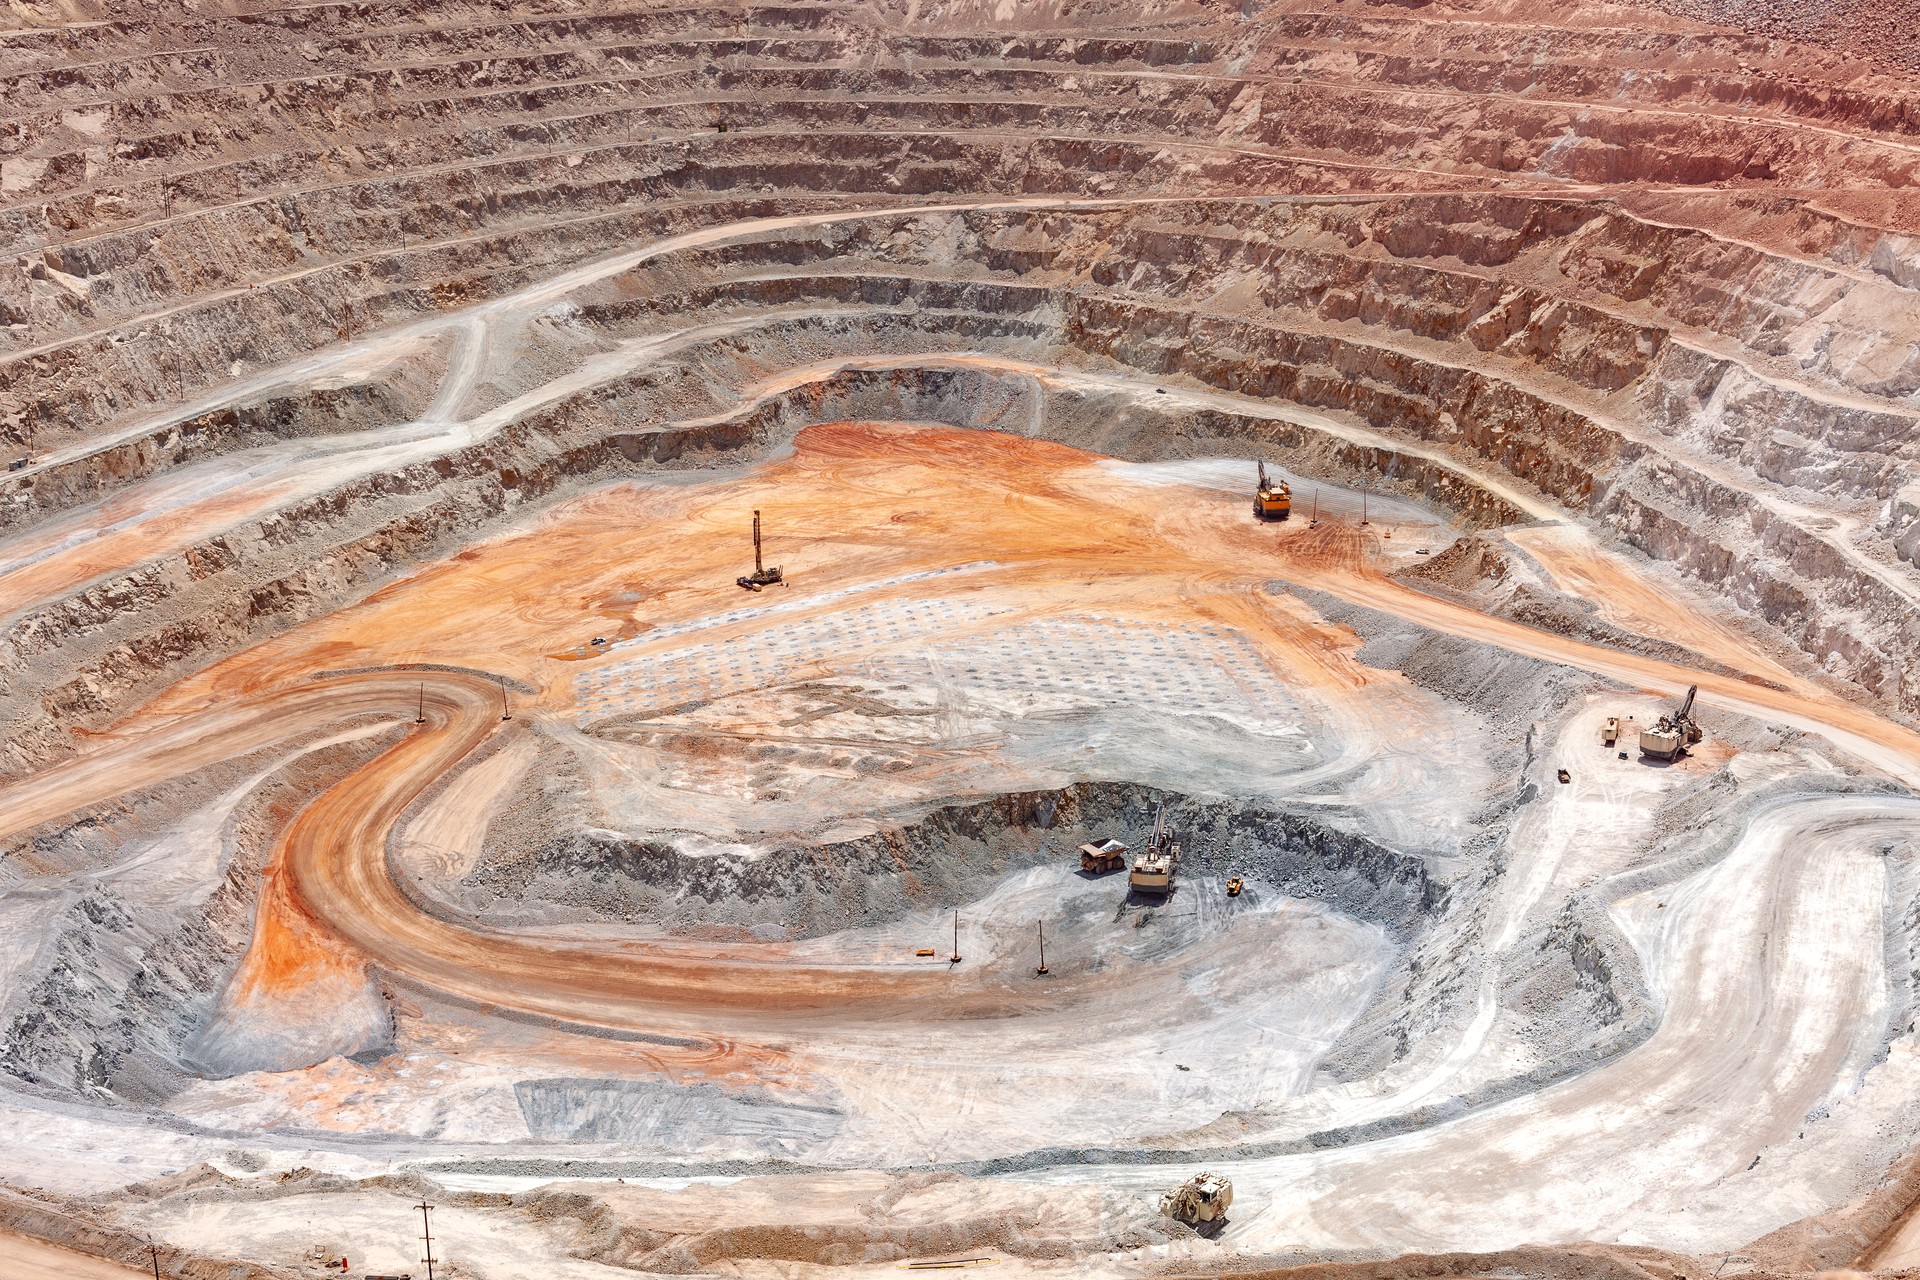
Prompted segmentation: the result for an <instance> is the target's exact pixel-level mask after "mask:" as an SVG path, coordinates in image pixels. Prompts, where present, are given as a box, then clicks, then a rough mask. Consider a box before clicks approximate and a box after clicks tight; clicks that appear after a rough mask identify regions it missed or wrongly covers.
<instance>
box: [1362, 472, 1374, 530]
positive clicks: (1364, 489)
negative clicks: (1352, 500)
mask: <svg viewBox="0 0 1920 1280" xmlns="http://www.w3.org/2000/svg"><path fill="white" fill-rule="evenodd" d="M1372 485H1373V482H1372V481H1371V480H1362V481H1361V482H1360V523H1361V524H1365V523H1366V522H1367V490H1368V489H1369V488H1371V487H1372Z"/></svg>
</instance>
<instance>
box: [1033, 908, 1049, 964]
mask: <svg viewBox="0 0 1920 1280" xmlns="http://www.w3.org/2000/svg"><path fill="white" fill-rule="evenodd" d="M1033 927H1034V928H1036V929H1038V930H1039V931H1040V967H1039V968H1038V969H1035V970H1034V971H1033V976H1034V977H1036V978H1040V977H1045V976H1046V972H1047V924H1046V921H1044V920H1036V921H1034V922H1033Z"/></svg>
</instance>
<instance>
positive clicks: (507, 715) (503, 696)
mask: <svg viewBox="0 0 1920 1280" xmlns="http://www.w3.org/2000/svg"><path fill="white" fill-rule="evenodd" d="M500 718H501V719H502V720H511V719H513V708H512V707H510V706H508V705H507V678H506V677H505V676H501V677H500Z"/></svg>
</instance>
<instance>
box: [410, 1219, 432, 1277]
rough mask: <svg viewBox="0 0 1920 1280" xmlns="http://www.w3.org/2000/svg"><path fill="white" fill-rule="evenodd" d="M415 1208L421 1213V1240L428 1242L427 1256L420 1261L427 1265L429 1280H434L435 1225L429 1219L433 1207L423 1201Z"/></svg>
mask: <svg viewBox="0 0 1920 1280" xmlns="http://www.w3.org/2000/svg"><path fill="white" fill-rule="evenodd" d="M413 1207H414V1208H416V1209H418V1210H419V1211H420V1238H421V1239H422V1240H425V1241H426V1242H427V1256H426V1257H424V1258H422V1259H420V1261H422V1262H424V1263H426V1264H427V1280H433V1224H432V1223H431V1221H429V1219H428V1218H427V1214H428V1213H429V1212H430V1211H431V1210H432V1209H433V1206H432V1205H430V1204H428V1203H427V1202H426V1201H425V1200H422V1201H421V1202H420V1203H419V1204H417V1205H415V1206H413Z"/></svg>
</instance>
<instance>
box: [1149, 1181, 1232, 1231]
mask: <svg viewBox="0 0 1920 1280" xmlns="http://www.w3.org/2000/svg"><path fill="white" fill-rule="evenodd" d="M1232 1203H1233V1183H1232V1182H1231V1181H1229V1180H1228V1179H1226V1178H1223V1177H1221V1176H1220V1175H1219V1174H1217V1173H1203V1174H1201V1175H1200V1176H1198V1177H1196V1178H1189V1179H1187V1180H1186V1181H1185V1182H1183V1183H1181V1184H1180V1185H1179V1186H1177V1187H1175V1188H1174V1189H1173V1190H1171V1191H1169V1192H1167V1194H1166V1195H1164V1196H1162V1197H1160V1212H1161V1213H1164V1214H1166V1215H1167V1216H1168V1217H1169V1218H1172V1219H1173V1220H1174V1221H1176V1222H1184V1223H1186V1224H1187V1225H1188V1226H1190V1227H1197V1226H1199V1225H1200V1224H1201V1223H1203V1222H1213V1221H1215V1220H1217V1219H1220V1218H1224V1217H1226V1216H1227V1206H1228V1205H1230V1204H1232Z"/></svg>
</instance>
